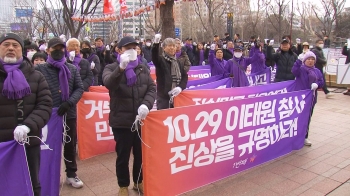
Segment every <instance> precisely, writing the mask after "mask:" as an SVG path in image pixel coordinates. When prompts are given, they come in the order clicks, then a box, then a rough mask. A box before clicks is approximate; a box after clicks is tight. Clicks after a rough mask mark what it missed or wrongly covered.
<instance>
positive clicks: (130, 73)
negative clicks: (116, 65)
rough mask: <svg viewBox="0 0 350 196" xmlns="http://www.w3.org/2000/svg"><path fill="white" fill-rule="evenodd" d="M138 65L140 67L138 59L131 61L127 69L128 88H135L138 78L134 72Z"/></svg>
mask: <svg viewBox="0 0 350 196" xmlns="http://www.w3.org/2000/svg"><path fill="white" fill-rule="evenodd" d="M137 65H139V62H138V59H136V60H134V61H130V62H129V63H128V65H127V66H126V68H125V76H126V84H127V85H128V86H133V85H134V84H135V83H136V81H137V77H136V74H135V71H134V69H135V68H136V67H137Z"/></svg>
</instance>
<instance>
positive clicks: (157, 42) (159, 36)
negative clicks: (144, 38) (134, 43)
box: [154, 34, 162, 44]
mask: <svg viewBox="0 0 350 196" xmlns="http://www.w3.org/2000/svg"><path fill="white" fill-rule="evenodd" d="M161 38H162V35H161V34H156V35H155V36H154V43H156V44H159V42H160V39H161Z"/></svg>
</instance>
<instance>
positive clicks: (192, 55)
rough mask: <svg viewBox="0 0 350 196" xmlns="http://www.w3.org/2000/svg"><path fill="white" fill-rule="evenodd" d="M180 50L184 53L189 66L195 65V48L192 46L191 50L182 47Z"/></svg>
mask: <svg viewBox="0 0 350 196" xmlns="http://www.w3.org/2000/svg"><path fill="white" fill-rule="evenodd" d="M182 50H183V51H185V52H186V54H187V56H188V59H189V60H190V62H191V65H195V63H196V57H195V53H196V46H193V49H192V50H191V49H190V48H189V47H187V46H183V47H182Z"/></svg>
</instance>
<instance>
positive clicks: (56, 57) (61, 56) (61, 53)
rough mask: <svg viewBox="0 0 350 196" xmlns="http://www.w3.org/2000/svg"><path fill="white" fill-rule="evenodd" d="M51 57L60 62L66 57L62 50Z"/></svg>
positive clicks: (52, 53)
mask: <svg viewBox="0 0 350 196" xmlns="http://www.w3.org/2000/svg"><path fill="white" fill-rule="evenodd" d="M50 55H51V57H52V59H53V60H55V61H59V60H61V59H62V58H63V57H64V52H63V51H62V50H54V51H52V52H51V54H50Z"/></svg>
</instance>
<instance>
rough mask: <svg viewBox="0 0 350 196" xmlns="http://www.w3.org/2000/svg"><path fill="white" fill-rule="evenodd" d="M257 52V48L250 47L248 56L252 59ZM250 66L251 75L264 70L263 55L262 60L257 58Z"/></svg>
mask: <svg viewBox="0 0 350 196" xmlns="http://www.w3.org/2000/svg"><path fill="white" fill-rule="evenodd" d="M258 51H259V48H256V47H251V48H250V51H249V56H250V57H253V56H254V54H255V53H257V52H258ZM251 66H252V69H251V73H257V72H261V71H263V70H265V69H266V65H265V55H264V58H258V59H257V60H256V61H253V62H252V64H251Z"/></svg>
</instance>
